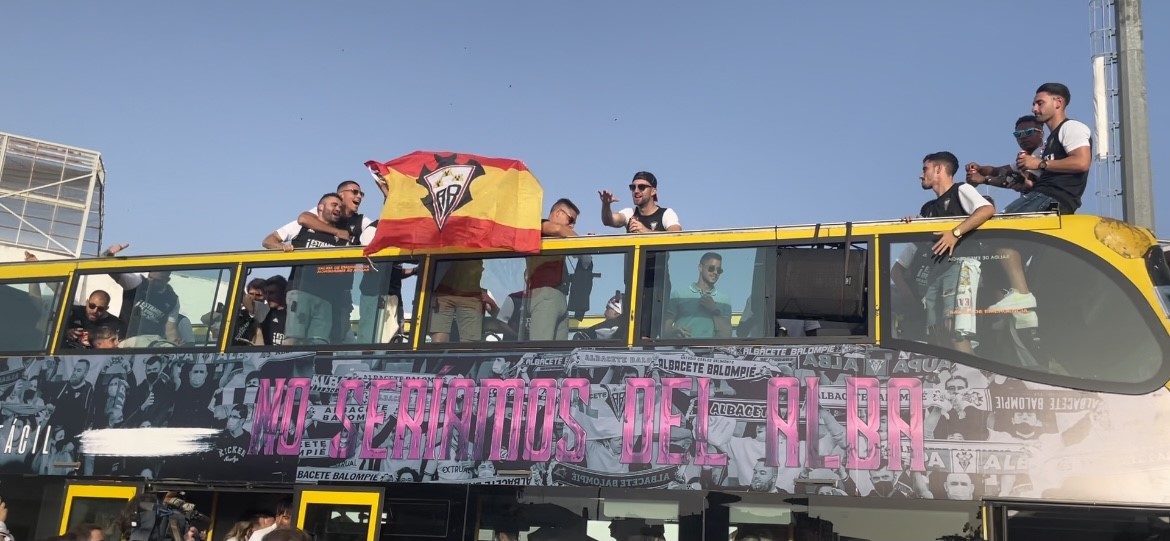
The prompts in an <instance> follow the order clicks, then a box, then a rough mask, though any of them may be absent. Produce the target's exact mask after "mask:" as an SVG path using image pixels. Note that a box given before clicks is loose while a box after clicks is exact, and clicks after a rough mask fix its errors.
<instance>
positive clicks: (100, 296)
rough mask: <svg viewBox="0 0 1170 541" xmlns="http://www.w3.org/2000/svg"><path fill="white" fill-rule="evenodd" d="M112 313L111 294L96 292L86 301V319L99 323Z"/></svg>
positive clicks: (101, 291)
mask: <svg viewBox="0 0 1170 541" xmlns="http://www.w3.org/2000/svg"><path fill="white" fill-rule="evenodd" d="M109 313H110V294H109V293H106V292H105V291H103V290H100V289H98V290H96V291H94V292H93V293H90V294H89V298H88V299H86V301H85V319H88V320H89V321H97V320H99V319H101V318H103V317H106V316H107V315H109Z"/></svg>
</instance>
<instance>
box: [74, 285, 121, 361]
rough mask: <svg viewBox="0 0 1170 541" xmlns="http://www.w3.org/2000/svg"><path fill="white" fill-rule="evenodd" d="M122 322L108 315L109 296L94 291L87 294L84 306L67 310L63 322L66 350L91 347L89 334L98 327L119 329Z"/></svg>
mask: <svg viewBox="0 0 1170 541" xmlns="http://www.w3.org/2000/svg"><path fill="white" fill-rule="evenodd" d="M121 326H122V322H121V321H120V320H118V318H117V316H114V315H113V314H111V313H110V294H109V293H106V292H105V291H103V290H100V289H98V290H96V291H94V292H93V293H90V294H89V299H87V300H86V302H85V304H75V305H73V306H72V307H71V308H70V309H69V315H68V317H67V319H66V320H65V343H64V344H62V345H63V346H64V347H66V348H74V349H76V348H89V347H93V343H92V342H91V341H90V338H89V336H88V335H89V333H90V332H92V331H93V330H94V329H97V328H98V327H113V328H119V327H121Z"/></svg>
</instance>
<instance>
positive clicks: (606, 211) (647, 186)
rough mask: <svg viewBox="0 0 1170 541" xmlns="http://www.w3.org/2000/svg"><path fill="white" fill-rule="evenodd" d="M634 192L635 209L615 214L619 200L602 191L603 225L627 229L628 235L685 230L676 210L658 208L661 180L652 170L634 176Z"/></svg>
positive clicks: (632, 191)
mask: <svg viewBox="0 0 1170 541" xmlns="http://www.w3.org/2000/svg"><path fill="white" fill-rule="evenodd" d="M630 193H631V195H632V196H633V199H634V206H633V207H632V208H625V209H622V210H621V211H619V212H614V211H613V208H612V206H613V203H615V202H617V201H618V199H617V198H616V197H614V196H613V192H610V191H609V190H602V191H600V192H598V195H600V196H601V223H602V224H605V225H607V226H609V227H624V228H626V232H628V233H656V232H661V231H682V225H681V224H680V223H679V221H678V214H676V213H675V212H674V210H673V209H669V208H666V207H660V206H658V179H657V178H656V177H655V176H654V174H653V173H651V172H649V171H639V172H637V173H634V180H633V181H631V182H630Z"/></svg>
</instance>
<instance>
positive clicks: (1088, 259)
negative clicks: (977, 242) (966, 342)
mask: <svg viewBox="0 0 1170 541" xmlns="http://www.w3.org/2000/svg"><path fill="white" fill-rule="evenodd" d="M984 237H992V240H1021V241H1024V242H1034V243H1036V244H1040V245H1043V246H1045V247H1048V248H1050V249H1054V250H1059V251H1063V252H1065V253H1067V254H1069V255H1070V256H1072V257H1074V258H1076V259H1079V260H1080V261H1082V262H1084V263H1086V264H1088V265H1089V266H1091V267H1093V268H1094V269H1096V270H1098V271H1099V272H1101V273H1102V275H1104V276H1105V277H1106V278H1110V279H1113V280H1114V281H1115V282H1117V283H1118V285H1119V287H1120V288H1121V290H1122V291H1123V292H1124V294H1125V295H1126V298H1127V299H1128V300H1129V301H1130V302H1132V303H1134V304H1135V305H1136V306H1137V307H1138V312H1139V313H1140V314H1141V318H1142V320H1143V321H1145V323H1146V324H1147V326H1148V327H1150V328H1151V330H1153V331H1154V333H1153V334H1154V337H1155V340H1157V342H1158V344H1159V346H1161V348H1162V351H1163V352H1164V353H1166V354H1167V355H1168V356H1170V336H1168V335H1167V332H1166V328H1165V326H1163V324H1162V322H1161V320H1160V319H1158V316H1160V314H1161V313H1160V312H1159V311H1156V310H1155V308H1154V307H1153V306H1151V305H1150V302H1149V300H1148V299H1146V298H1145V297H1144V296H1143V295H1142V293H1141V292H1140V291H1138V289H1137V287H1136V286H1135V285H1134V283H1133V282H1132V281H1131V280H1130V279H1129V278H1127V277H1126V276H1125V275H1124V274H1122V272H1121V271H1120V270H1118V269H1117V268H1115V267H1113V266H1112V265H1110V264H1108V263H1106V262H1105V261H1104V260H1103V259H1102V258H1101V257H1099V256H1098V255H1096V254H1094V253H1093V252H1091V251H1089V250H1087V249H1085V248H1082V247H1080V246H1077V245H1076V244H1075V243H1073V242H1070V241H1067V240H1064V239H1062V238H1059V237H1054V236H1051V235H1045V234H1043V233H1038V232H1032V231H1025V230H1013V229H996V230H988V232H986V234H985V235H984ZM973 238H976V239H979V238H983V237H981V236H975V237H973ZM935 240H936V237H935V236H934V235H932V234H930V233H889V234H885V235H881V238H880V239H879V242H881V246H880V248H881V254H880V255H881V261H880V262H879V264H880V265H881V267H879V271H880V274H881V275H882V278H883V279H884V280H886V281H888V280H889V279H890V271H889V270H885V269H888V268H889V266H890V265H891V264H892V263H893V262H894V260H893V259H891V258H892V257H896V256H895V255H894V254H891V253H890V252H891V245H892V244H895V243H897V244H909V243H922V242H931V243H933V242H935ZM1136 261H1140V262H1141V263H1140V264H1141V266H1142V268H1143V269H1144V268H1145V257H1144V256H1142V257H1139V258H1137V259H1136ZM1143 276H1144V275H1143ZM892 292H893V288H891V287H889V284H888V283H882V284H881V285H880V288H879V291H878V294H879V295H880V298H879V301H880V306H889V307H891V310H892V307H893V297H892V296H891V295H892ZM890 316H891V317H885V318H882V321H881V322H880V325H881V329H880V331H881V334H880V336H881V340H880V343H878V344H877V345H878V347H881V348H884V349H890V350H898V351H908V352H913V353H920V354H923V355H931V356H935V357H938V358H940V359H946V360H949V361H953V362H956V363H959V364H963V365H966V366H970V367H972V368H976V369H980V370H988V371H990V372H992V373H994V374H999V375H1003V376H1008V377H1011V378H1015V379H1019V380H1023V381H1033V382H1036V383H1041V384H1044V385H1052V386H1055V387H1062V388H1066V389H1075V390H1079V391H1088V392H1105V393H1115V394H1125V395H1145V394H1149V393H1152V392H1154V391H1156V390H1158V389H1161V388H1163V387H1165V386H1166V385H1167V381H1170V359H1166V358H1163V360H1162V366H1160V367H1159V368H1158V370H1157V372H1156V373H1155V374H1154V376H1153V377H1152V379H1149V380H1146V381H1142V382H1136V383H1125V382H1116V381H1101V380H1090V379H1087V378H1082V377H1075V376H1062V375H1059V374H1053V373H1049V372H1038V371H1033V370H1027V369H1024V368H1021V367H1015V366H1011V365H1007V364H1003V363H999V362H996V361H993V360H990V359H985V358H982V357H978V356H976V355H971V354H968V353H963V352H961V351H957V350H953V349H949V348H946V347H942V346H936V345H932V344H927V343H923V342H916V341H913V340H903V339H900V338H891V337H892V336H893V332H892V331H893V329H892V327H891V326H892V325H893V321H894V318H893V317H892V316H893V313H892V312H891V314H890Z"/></svg>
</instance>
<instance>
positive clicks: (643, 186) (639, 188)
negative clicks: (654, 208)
mask: <svg viewBox="0 0 1170 541" xmlns="http://www.w3.org/2000/svg"><path fill="white" fill-rule="evenodd" d="M650 188H653V186H651V185H649V184H630V191H631V192H640V191H642V190H649V189H650Z"/></svg>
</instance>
